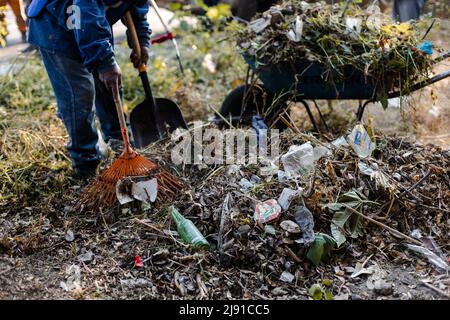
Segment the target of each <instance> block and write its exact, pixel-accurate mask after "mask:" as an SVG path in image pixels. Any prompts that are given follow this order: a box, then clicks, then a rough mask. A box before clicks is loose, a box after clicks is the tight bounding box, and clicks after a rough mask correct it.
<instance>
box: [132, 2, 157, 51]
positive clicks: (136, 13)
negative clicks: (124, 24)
mask: <svg viewBox="0 0 450 320" xmlns="http://www.w3.org/2000/svg"><path fill="white" fill-rule="evenodd" d="M148 11H149V5H148V1H147V0H138V1H136V4H135V5H133V6H132V7H131V9H130V12H131V16H132V17H133V22H134V26H135V27H136V32H137V35H138V38H139V43H140V44H141V47H146V48H148V47H150V36H151V33H152V31H151V29H150V24H149V23H148V20H147V14H148Z"/></svg>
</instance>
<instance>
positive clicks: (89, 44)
mask: <svg viewBox="0 0 450 320" xmlns="http://www.w3.org/2000/svg"><path fill="white" fill-rule="evenodd" d="M73 4H74V5H77V6H78V7H79V8H80V12H81V17H80V28H75V29H74V33H75V38H76V41H77V43H78V48H79V50H80V53H81V57H82V58H83V62H84V65H85V66H86V67H88V68H89V69H90V70H94V69H96V70H97V71H98V72H99V73H104V72H108V71H111V70H114V69H115V68H117V63H116V60H115V58H114V51H113V47H112V44H111V39H112V31H111V27H110V25H109V23H108V20H107V19H106V15H105V7H104V4H103V1H100V0H73Z"/></svg>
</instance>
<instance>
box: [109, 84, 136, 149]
mask: <svg viewBox="0 0 450 320" xmlns="http://www.w3.org/2000/svg"><path fill="white" fill-rule="evenodd" d="M112 93H113V98H114V104H115V105H116V111H117V116H118V117H119V124H120V131H121V133H122V139H123V142H124V145H125V149H124V151H128V152H131V151H132V149H131V145H130V135H129V133H128V129H127V122H126V120H125V115H124V113H123V107H122V100H121V99H120V92H119V83H117V82H116V83H115V84H114V86H113V87H112Z"/></svg>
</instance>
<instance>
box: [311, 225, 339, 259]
mask: <svg viewBox="0 0 450 320" xmlns="http://www.w3.org/2000/svg"><path fill="white" fill-rule="evenodd" d="M335 244H336V242H335V241H334V239H333V238H332V237H330V236H329V235H326V234H323V233H318V234H316V237H315V239H314V242H313V243H312V244H311V246H310V247H309V250H308V253H307V254H306V257H307V258H308V259H309V261H311V262H312V263H313V264H314V265H315V266H318V265H319V264H320V262H321V261H322V260H324V259H327V258H328V257H329V256H330V253H331V250H332V249H333V248H334V246H335Z"/></svg>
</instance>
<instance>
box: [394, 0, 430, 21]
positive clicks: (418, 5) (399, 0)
mask: <svg viewBox="0 0 450 320" xmlns="http://www.w3.org/2000/svg"><path fill="white" fill-rule="evenodd" d="M424 4H425V1H424V0H395V1H394V19H395V20H397V21H400V22H406V21H409V20H419V18H420V13H421V12H422V9H423V6H424Z"/></svg>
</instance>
